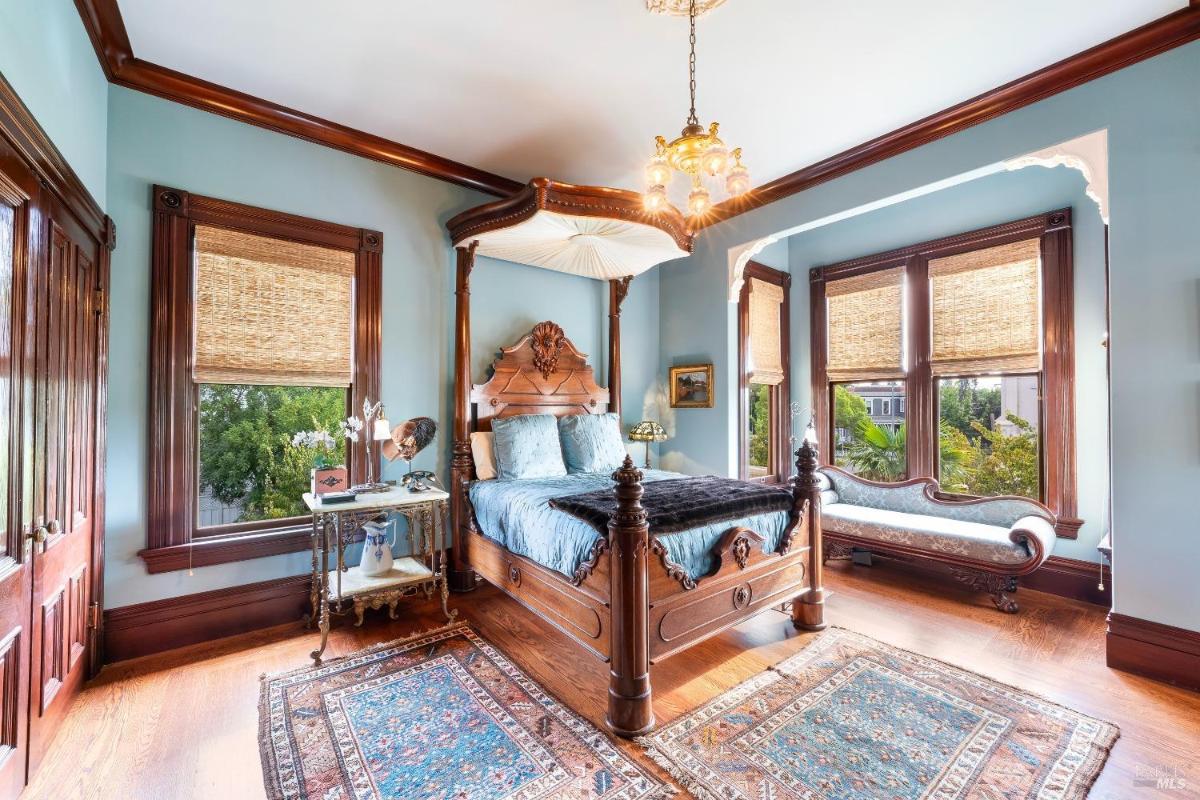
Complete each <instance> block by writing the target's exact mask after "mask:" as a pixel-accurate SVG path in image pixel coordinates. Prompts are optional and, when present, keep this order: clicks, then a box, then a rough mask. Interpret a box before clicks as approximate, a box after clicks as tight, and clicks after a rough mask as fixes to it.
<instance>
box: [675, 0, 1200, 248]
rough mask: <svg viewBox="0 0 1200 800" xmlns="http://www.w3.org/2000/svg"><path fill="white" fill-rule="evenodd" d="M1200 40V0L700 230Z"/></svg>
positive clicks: (734, 201) (725, 213)
mask: <svg viewBox="0 0 1200 800" xmlns="http://www.w3.org/2000/svg"><path fill="white" fill-rule="evenodd" d="M1198 38H1200V0H1192V4H1191V5H1189V6H1188V7H1187V8H1181V9H1180V10H1178V11H1175V12H1172V13H1171V14H1168V15H1167V16H1165V17H1161V18H1159V19H1157V20H1155V21H1154V22H1150V23H1148V24H1146V25H1143V26H1142V27H1140V28H1135V29H1133V30H1131V31H1129V32H1128V33H1123V34H1121V35H1120V36H1117V37H1115V38H1113V39H1109V40H1108V41H1107V42H1103V43H1101V44H1098V45H1096V46H1095V47H1092V48H1090V49H1088V50H1084V51H1083V52H1081V53H1077V54H1075V55H1073V56H1071V57H1070V58H1066V59H1063V60H1062V61H1059V62H1058V63H1056V64H1051V65H1050V66H1048V67H1044V68H1043V69H1040V70H1038V71H1036V72H1031V73H1030V74H1028V75H1026V76H1025V77H1023V78H1018V79H1017V80H1015V81H1012V82H1011V83H1006V84H1004V85H1003V86H1000V87H997V88H995V89H992V90H991V91H989V92H985V93H983V94H981V95H979V96H978V97H973V98H971V99H970V100H966V101H964V102H962V103H959V104H958V105H954V106H950V107H949V108H947V109H944V110H942V111H939V112H937V113H936V114H933V115H931V116H928V117H925V118H924V119H921V120H918V121H916V122H913V123H911V124H909V125H905V126H904V127H902V128H897V129H896V130H894V131H892V132H891V133H886V134H884V135H883V136H880V137H878V138H875V139H872V140H871V141H869V142H864V143H863V144H860V145H858V146H857V147H852V148H850V149H849V150H846V151H844V152H841V153H838V154H837V155H835V156H830V157H829V158H827V159H825V160H823V161H818V162H817V163H815V164H811V165H809V166H807V167H804V168H803V169H799V170H797V171H795V172H793V173H790V174H788V175H784V176H783V177H782V178H776V179H775V180H773V181H770V182H769V183H765V184H763V185H762V186H759V187H758V188H756V189H752V190H751V191H750V192H748V193H747V194H745V195H743V196H741V197H735V198H730V199H729V200H726V201H724V202H721V203H718V204H717V205H716V206H714V207H713V209H712V211H711V212H710V213H709V214H708V215H707V216H706V217H705V218H704V219H703V220H698V221H696V222H694V223H693V226H694V227H695V228H697V229H701V228H705V227H708V226H710V225H715V224H716V223H718V222H723V221H724V220H727V219H730V218H732V217H736V216H738V215H739V214H745V213H746V212H747V211H752V210H754V209H756V208H761V207H762V206H765V205H767V204H769V203H773V202H775V201H776V200H782V199H783V198H785V197H789V196H791V195H793V194H796V193H798V192H802V191H804V190H805V189H810V188H812V187H813V186H817V185H818V184H821V183H825V182H826V181H831V180H833V179H834V178H840V177H842V176H843V175H847V174H849V173H851V172H855V171H856V170H860V169H862V168H863V167H867V166H870V165H871V164H874V163H876V162H879V161H883V160H885V159H888V158H891V157H892V156H897V155H900V154H901V153H905V152H907V151H909V150H913V149H915V148H918V147H920V146H922V145H925V144H929V143H930V142H934V141H937V140H938V139H942V138H944V137H946V136H950V135H951V134H955V133H958V132H960V131H964V130H966V129H967V128H970V127H972V126H974V125H978V124H980V123H982V122H987V121H988V120H991V119H995V118H996V117H999V116H1001V115H1003V114H1007V113H1008V112H1010V111H1016V110H1017V109H1019V108H1023V107H1025V106H1027V105H1031V104H1033V103H1036V102H1038V101H1039V100H1044V99H1046V98H1047V97H1051V96H1052V95H1055V94H1058V93H1059V92H1065V91H1066V90H1067V89H1072V88H1074V87H1076V86H1079V85H1080V84H1083V83H1087V82H1088V81H1091V80H1095V79H1096V78H1100V77H1103V76H1105V75H1108V74H1109V73H1111V72H1116V71H1117V70H1119V69H1124V68H1125V67H1128V66H1130V65H1132V64H1136V63H1138V62H1139V61H1144V60H1146V59H1147V58H1151V57H1153V56H1156V55H1159V54H1161V53H1165V52H1166V51H1168V50H1172V49H1174V48H1176V47H1179V46H1180V45H1184V44H1187V43H1188V42H1191V41H1194V40H1196V39H1198Z"/></svg>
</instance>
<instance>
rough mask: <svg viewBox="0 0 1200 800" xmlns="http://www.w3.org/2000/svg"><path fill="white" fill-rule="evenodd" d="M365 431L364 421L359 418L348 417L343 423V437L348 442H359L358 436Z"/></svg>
mask: <svg viewBox="0 0 1200 800" xmlns="http://www.w3.org/2000/svg"><path fill="white" fill-rule="evenodd" d="M362 429H363V421H362V420H361V419H359V418H358V417H346V418H345V419H344V420H342V422H341V432H342V436H345V437H346V439H347V440H348V441H351V442H357V441H358V434H359V432H360V431H361V430H362Z"/></svg>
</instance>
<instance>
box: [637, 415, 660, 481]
mask: <svg viewBox="0 0 1200 800" xmlns="http://www.w3.org/2000/svg"><path fill="white" fill-rule="evenodd" d="M666 439H667V432H666V431H665V430H663V426H662V425H659V424H658V423H657V422H655V421H654V420H651V419H647V420H643V421H641V422H639V423H638V424H637V425H634V426H633V430H631V431H629V441H631V442H645V443H646V469H650V443H651V442H663V441H666Z"/></svg>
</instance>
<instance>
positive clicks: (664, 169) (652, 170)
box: [646, 156, 671, 186]
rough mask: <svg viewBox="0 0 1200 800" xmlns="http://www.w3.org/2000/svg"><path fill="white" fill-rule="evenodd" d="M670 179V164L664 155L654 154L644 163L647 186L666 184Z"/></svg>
mask: <svg viewBox="0 0 1200 800" xmlns="http://www.w3.org/2000/svg"><path fill="white" fill-rule="evenodd" d="M670 181H671V165H670V164H668V163H667V157H666V156H655V157H654V158H653V159H651V160H650V163H649V164H647V165H646V183H647V185H649V186H666V185H667V184H668V183H670Z"/></svg>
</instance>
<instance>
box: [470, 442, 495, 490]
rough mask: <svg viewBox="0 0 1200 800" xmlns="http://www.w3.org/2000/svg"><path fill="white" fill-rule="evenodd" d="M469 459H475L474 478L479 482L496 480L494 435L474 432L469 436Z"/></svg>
mask: <svg viewBox="0 0 1200 800" xmlns="http://www.w3.org/2000/svg"><path fill="white" fill-rule="evenodd" d="M471 457H472V458H474V459H475V478H476V479H477V480H481V481H492V480H495V479H496V434H494V433H492V432H491V431H486V432H485V431H476V432H475V433H472V434H471Z"/></svg>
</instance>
